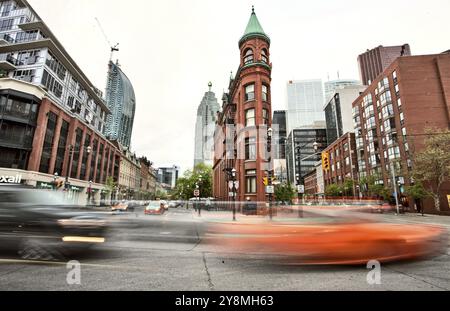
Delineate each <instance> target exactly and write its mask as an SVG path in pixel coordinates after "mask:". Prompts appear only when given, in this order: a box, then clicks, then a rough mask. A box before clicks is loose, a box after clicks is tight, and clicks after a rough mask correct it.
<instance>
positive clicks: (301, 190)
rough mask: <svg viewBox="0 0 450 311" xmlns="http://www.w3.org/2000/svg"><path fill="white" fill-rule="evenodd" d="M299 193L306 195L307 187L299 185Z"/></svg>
mask: <svg viewBox="0 0 450 311" xmlns="http://www.w3.org/2000/svg"><path fill="white" fill-rule="evenodd" d="M297 192H298V193H305V186H304V185H298V186H297Z"/></svg>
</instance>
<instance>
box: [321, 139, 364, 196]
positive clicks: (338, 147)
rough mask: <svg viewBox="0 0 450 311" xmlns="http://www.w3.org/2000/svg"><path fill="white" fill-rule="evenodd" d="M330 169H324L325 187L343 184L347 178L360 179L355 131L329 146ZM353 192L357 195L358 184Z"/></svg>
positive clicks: (327, 150) (327, 149) (326, 151)
mask: <svg viewBox="0 0 450 311" xmlns="http://www.w3.org/2000/svg"><path fill="white" fill-rule="evenodd" d="M323 153H328V159H329V163H330V169H329V170H327V171H323V178H324V185H325V189H326V187H327V186H329V185H331V184H337V185H343V184H344V181H345V180H346V179H351V180H354V181H355V183H356V184H357V181H358V165H357V163H358V158H357V156H356V141H355V133H346V134H344V135H342V136H341V137H340V138H339V139H338V140H336V141H335V142H334V143H332V144H331V145H330V146H328V147H327V148H326V149H325V150H324V151H323ZM353 193H354V194H355V195H357V191H356V186H355V187H354V189H353Z"/></svg>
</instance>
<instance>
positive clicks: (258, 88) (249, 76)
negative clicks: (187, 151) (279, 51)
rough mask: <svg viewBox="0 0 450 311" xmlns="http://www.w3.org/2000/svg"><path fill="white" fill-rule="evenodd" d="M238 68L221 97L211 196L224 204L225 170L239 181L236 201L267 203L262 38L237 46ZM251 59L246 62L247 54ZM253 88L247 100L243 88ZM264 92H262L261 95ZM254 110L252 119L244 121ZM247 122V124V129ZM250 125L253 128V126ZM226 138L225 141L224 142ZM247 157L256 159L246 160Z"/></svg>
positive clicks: (267, 75)
mask: <svg viewBox="0 0 450 311" xmlns="http://www.w3.org/2000/svg"><path fill="white" fill-rule="evenodd" d="M239 48H240V59H241V61H240V66H239V70H238V72H237V73H236V76H235V78H234V79H232V80H231V81H230V87H229V93H228V94H225V95H224V103H223V106H222V112H221V113H219V116H218V123H217V129H216V133H215V144H214V149H215V158H214V165H213V170H214V173H213V195H214V197H216V198H217V199H219V200H223V201H227V200H230V199H231V198H230V197H229V191H230V190H229V189H228V181H229V180H230V177H229V175H227V173H226V171H225V170H226V169H230V170H231V169H232V168H235V169H236V180H237V181H239V189H238V191H237V197H236V200H238V201H245V200H250V201H253V202H265V201H267V198H266V193H265V187H264V184H263V178H264V177H265V176H267V174H268V172H267V171H268V170H269V169H273V168H271V167H269V161H268V160H269V155H268V154H267V129H268V128H269V127H270V125H271V124H272V119H271V115H272V109H271V96H270V83H271V71H272V64H271V63H270V51H269V48H270V42H269V40H268V38H265V37H264V36H249V37H247V38H246V39H244V40H241V42H240V46H239ZM250 52H251V53H252V55H253V57H252V59H251V60H250V61H249V59H246V56H247V55H248V53H250ZM249 85H254V95H253V94H252V95H250V96H247V94H246V87H248V86H249ZM263 89H264V92H263ZM252 109H254V117H251V120H250V121H249V120H247V119H246V113H247V115H250V112H249V111H252ZM247 122H251V125H248V124H247ZM253 123H254V125H253ZM227 136H228V139H227ZM249 142H254V143H251V144H252V146H251V147H250V149H251V150H252V151H251V152H250V153H251V154H254V153H255V152H254V151H255V150H256V155H255V156H251V157H250V158H249V156H248V155H249V154H248V153H249V151H248V150H249V149H248V148H249V147H246V144H247V145H249Z"/></svg>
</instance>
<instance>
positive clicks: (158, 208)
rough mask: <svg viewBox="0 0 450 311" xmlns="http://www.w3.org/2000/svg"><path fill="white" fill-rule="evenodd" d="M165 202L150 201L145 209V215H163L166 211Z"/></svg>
mask: <svg viewBox="0 0 450 311" xmlns="http://www.w3.org/2000/svg"><path fill="white" fill-rule="evenodd" d="M165 210H166V209H165V208H164V204H163V203H160V202H159V201H158V202H150V203H149V204H148V205H147V206H146V207H145V210H144V214H145V215H162V214H164V212H165Z"/></svg>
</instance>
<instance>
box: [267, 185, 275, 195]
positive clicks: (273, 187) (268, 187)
mask: <svg viewBox="0 0 450 311" xmlns="http://www.w3.org/2000/svg"><path fill="white" fill-rule="evenodd" d="M266 193H268V194H274V193H275V186H266Z"/></svg>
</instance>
